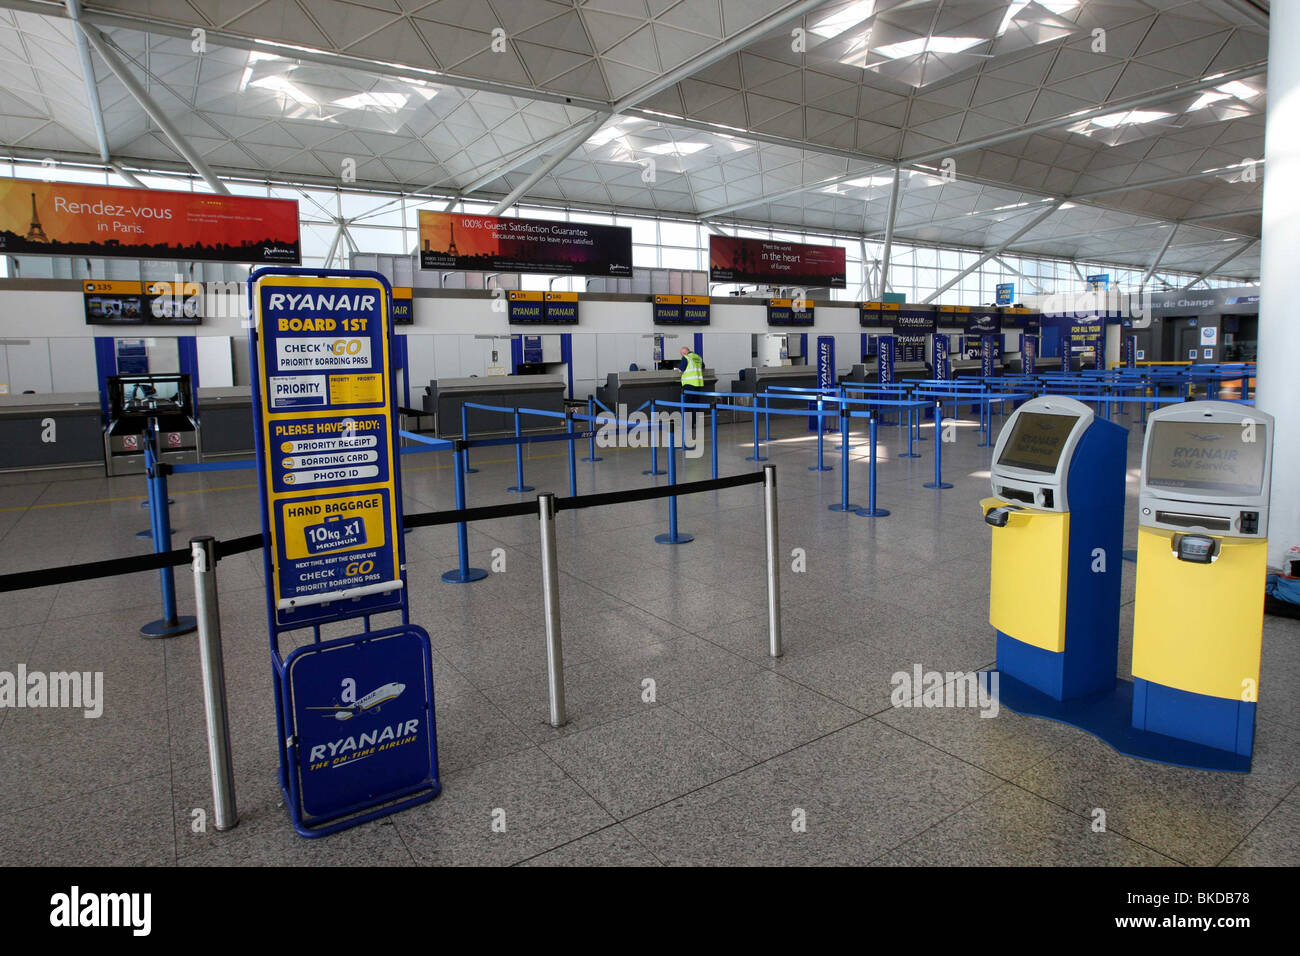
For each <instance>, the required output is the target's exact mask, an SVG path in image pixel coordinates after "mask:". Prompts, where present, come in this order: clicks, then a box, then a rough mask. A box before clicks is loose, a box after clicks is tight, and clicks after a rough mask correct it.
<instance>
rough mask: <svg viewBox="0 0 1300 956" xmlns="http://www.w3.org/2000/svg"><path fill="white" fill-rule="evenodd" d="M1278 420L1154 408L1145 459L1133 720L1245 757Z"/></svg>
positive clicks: (1185, 407) (1194, 408)
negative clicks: (1270, 484) (1275, 424)
mask: <svg viewBox="0 0 1300 956" xmlns="http://www.w3.org/2000/svg"><path fill="white" fill-rule="evenodd" d="M1272 446H1273V418H1272V417H1271V416H1270V415H1267V414H1265V413H1264V412H1259V411H1256V410H1255V409H1253V408H1249V407H1246V406H1242V405H1236V404H1232V403H1228V402H1188V403H1185V404H1181V405H1175V406H1172V407H1169V408H1164V409H1161V410H1160V411H1157V412H1153V413H1152V415H1151V417H1150V420H1149V421H1148V425H1147V434H1146V443H1145V446H1144V448H1143V454H1142V481H1141V486H1140V497H1139V503H1138V510H1139V514H1138V523H1139V527H1138V555H1137V596H1136V604H1135V606H1134V620H1133V679H1134V687H1133V726H1134V727H1136V728H1138V729H1139V730H1148V731H1153V732H1155V733H1158V734H1164V735H1166V736H1168V737H1175V738H1178V739H1180V740H1187V741H1191V742H1193V743H1198V744H1202V745H1204V746H1207V747H1212V748H1215V749H1217V750H1223V751H1228V752H1230V753H1234V754H1238V755H1241V756H1244V757H1247V758H1248V757H1249V755H1250V753H1251V745H1252V742H1253V739H1254V729H1255V702H1256V699H1257V694H1256V688H1257V687H1258V684H1259V659H1260V647H1261V643H1262V630H1263V617H1264V580H1265V573H1266V557H1267V550H1268V541H1267V538H1268V507H1269V476H1270V471H1271V467H1272Z"/></svg>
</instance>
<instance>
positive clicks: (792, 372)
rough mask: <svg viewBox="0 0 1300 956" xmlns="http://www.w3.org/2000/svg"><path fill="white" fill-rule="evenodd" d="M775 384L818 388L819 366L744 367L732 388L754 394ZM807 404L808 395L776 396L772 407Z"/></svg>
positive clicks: (787, 386)
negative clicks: (787, 397) (780, 397)
mask: <svg viewBox="0 0 1300 956" xmlns="http://www.w3.org/2000/svg"><path fill="white" fill-rule="evenodd" d="M773 385H777V386H781V387H783V388H816V387H817V367H816V366H815V365H764V366H761V367H758V368H754V367H753V366H750V367H749V368H742V369H741V370H740V377H739V378H737V379H736V381H735V382H734V383H733V384H732V386H731V390H732V391H733V392H737V393H739V394H747V395H751V396H752V395H754V394H755V393H757V392H766V391H767V390H768V389H770V388H771V387H772V386H773ZM774 394H778V395H779V394H780V393H779V392H777V393H774ZM751 400H752V399H751ZM807 405H808V396H806V395H795V396H791V398H790V399H788V400H786V399H775V398H774V399H773V400H772V403H771V407H772V408H805V407H807Z"/></svg>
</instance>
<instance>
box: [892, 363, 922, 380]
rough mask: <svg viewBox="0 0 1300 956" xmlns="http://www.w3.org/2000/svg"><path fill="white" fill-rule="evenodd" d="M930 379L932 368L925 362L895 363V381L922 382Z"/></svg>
mask: <svg viewBox="0 0 1300 956" xmlns="http://www.w3.org/2000/svg"><path fill="white" fill-rule="evenodd" d="M927 378H930V366H928V365H926V364H925V363H924V362H895V363H894V381H895V382H901V381H904V380H908V379H910V380H912V381H920V380H922V379H927Z"/></svg>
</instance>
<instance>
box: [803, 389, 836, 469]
mask: <svg viewBox="0 0 1300 956" xmlns="http://www.w3.org/2000/svg"><path fill="white" fill-rule="evenodd" d="M823 407H824V403H823V401H822V396H820V395H818V396H817V464H815V465H809V466H808V470H809V471H831V470H832V469H831V466H830V465H828V464H826V462H825V461H824V460H823V459H822V436H823V435H824V434H825V432H826V429H825V428H824V427H823V424H822V423H823V422H824V421H825V419H824V418H823V417H822V409H823ZM841 407H843V406H841Z"/></svg>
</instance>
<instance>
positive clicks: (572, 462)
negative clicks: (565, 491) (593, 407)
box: [564, 408, 594, 498]
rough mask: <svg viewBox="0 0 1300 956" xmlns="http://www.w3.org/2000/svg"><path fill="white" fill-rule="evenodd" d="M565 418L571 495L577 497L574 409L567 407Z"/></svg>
mask: <svg viewBox="0 0 1300 956" xmlns="http://www.w3.org/2000/svg"><path fill="white" fill-rule="evenodd" d="M564 418H565V421H566V423H567V425H568V428H569V441H568V446H569V497H570V498H576V497H578V462H577V452H576V451H575V448H576V444H577V440H578V439H577V436H576V435H575V434H574V431H573V409H571V408H570V409H566V410H565V413H564ZM593 437H594V433H593Z"/></svg>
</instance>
